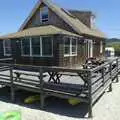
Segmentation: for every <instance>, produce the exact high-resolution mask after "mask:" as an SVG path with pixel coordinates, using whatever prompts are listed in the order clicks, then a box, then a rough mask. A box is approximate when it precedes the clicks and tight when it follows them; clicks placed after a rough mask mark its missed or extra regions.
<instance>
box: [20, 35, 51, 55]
mask: <svg viewBox="0 0 120 120" xmlns="http://www.w3.org/2000/svg"><path fill="white" fill-rule="evenodd" d="M38 37H39V36H38ZM43 37H48V38H49V36H42V37H41V36H40V37H39V40H40V55H35V54H33V51H32V37H29V42H30V54H29V55H25V54H23V46H22V40H21V56H23V57H53V37H50V38H51V40H52V46H51V47H52V54H51V55H43V52H42V38H43Z"/></svg>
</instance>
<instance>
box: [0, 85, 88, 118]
mask: <svg viewBox="0 0 120 120" xmlns="http://www.w3.org/2000/svg"><path fill="white" fill-rule="evenodd" d="M32 95H36V93H32V92H27V91H23V90H18V91H16V92H15V104H17V105H21V106H24V107H27V108H32V109H38V110H40V103H39V102H36V103H34V104H24V99H25V98H27V97H29V96H32ZM0 101H4V102H8V103H11V100H10V89H9V88H8V87H4V88H0ZM44 111H47V112H51V113H54V114H59V115H62V116H68V117H75V118H85V116H86V114H87V112H88V105H87V104H86V103H81V104H79V105H77V106H72V105H70V104H68V102H67V100H65V99H60V98H56V97H48V98H46V100H45V109H44Z"/></svg>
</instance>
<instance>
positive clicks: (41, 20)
mask: <svg viewBox="0 0 120 120" xmlns="http://www.w3.org/2000/svg"><path fill="white" fill-rule="evenodd" d="M44 7H46V6H44ZM44 7H43V8H44ZM46 8H47V9H48V7H46ZM42 12H43V11H42V10H41V9H40V22H41V23H47V22H48V21H49V9H48V19H42ZM43 20H47V21H46V22H43Z"/></svg>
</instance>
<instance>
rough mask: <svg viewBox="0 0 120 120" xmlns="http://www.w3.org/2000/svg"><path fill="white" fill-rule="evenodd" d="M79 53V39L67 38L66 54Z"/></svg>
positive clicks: (65, 43)
mask: <svg viewBox="0 0 120 120" xmlns="http://www.w3.org/2000/svg"><path fill="white" fill-rule="evenodd" d="M75 55H77V40H76V39H74V38H65V41H64V56H75Z"/></svg>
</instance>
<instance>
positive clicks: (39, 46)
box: [21, 37, 53, 57]
mask: <svg viewBox="0 0 120 120" xmlns="http://www.w3.org/2000/svg"><path fill="white" fill-rule="evenodd" d="M21 43H22V44H21V49H22V55H23V56H31V57H51V56H53V39H52V37H32V38H27V39H22V42H21Z"/></svg>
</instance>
